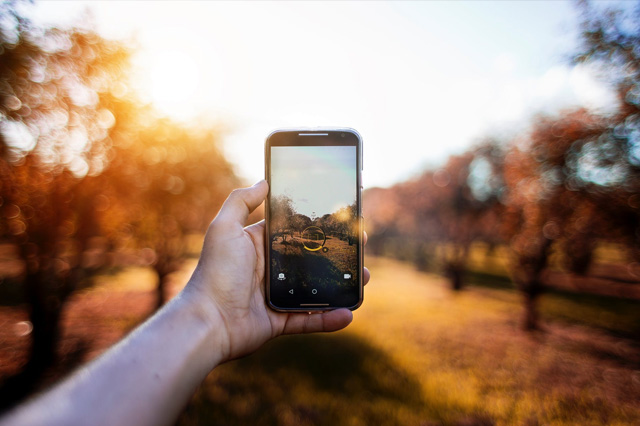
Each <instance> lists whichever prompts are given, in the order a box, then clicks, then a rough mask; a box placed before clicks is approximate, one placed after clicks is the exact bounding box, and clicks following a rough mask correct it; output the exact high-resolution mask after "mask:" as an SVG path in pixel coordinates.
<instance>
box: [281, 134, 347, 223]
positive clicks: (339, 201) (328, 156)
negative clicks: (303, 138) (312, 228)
mask: <svg viewBox="0 0 640 426" xmlns="http://www.w3.org/2000/svg"><path fill="white" fill-rule="evenodd" d="M271 164H272V167H271V194H272V195H274V196H278V195H286V196H288V197H289V198H291V200H292V201H293V204H294V206H293V207H294V209H295V211H296V213H300V214H303V215H305V216H308V217H310V218H312V219H313V218H316V217H322V216H324V215H325V214H331V213H335V212H337V211H338V210H339V209H341V208H343V207H347V206H349V205H351V204H353V203H354V202H355V201H356V188H357V176H356V171H357V164H356V147H355V146H321V147H318V146H296V147H290V146H274V147H272V148H271Z"/></svg>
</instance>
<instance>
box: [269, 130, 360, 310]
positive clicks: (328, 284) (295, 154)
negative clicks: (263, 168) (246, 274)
mask: <svg viewBox="0 0 640 426" xmlns="http://www.w3.org/2000/svg"><path fill="white" fill-rule="evenodd" d="M360 150H361V144H360V138H359V137H358V135H357V133H355V132H353V131H325V132H300V131H293V132H290V131H287V132H276V133H274V134H272V135H271V137H270V138H269V139H268V141H267V151H268V152H267V164H268V167H267V179H268V181H269V184H270V195H269V202H268V215H267V217H268V233H269V236H268V247H267V249H268V252H269V253H268V260H269V266H268V285H269V288H268V295H269V302H270V304H271V306H273V307H274V308H276V309H282V310H322V309H332V308H337V307H347V308H351V309H355V308H356V307H357V306H358V305H359V304H360V302H361V300H362V285H361V269H362V262H361V259H362V247H361V246H362V244H361V239H362V231H361V222H360V217H361V215H360V173H359V172H360V158H361V155H360V154H361V153H360Z"/></svg>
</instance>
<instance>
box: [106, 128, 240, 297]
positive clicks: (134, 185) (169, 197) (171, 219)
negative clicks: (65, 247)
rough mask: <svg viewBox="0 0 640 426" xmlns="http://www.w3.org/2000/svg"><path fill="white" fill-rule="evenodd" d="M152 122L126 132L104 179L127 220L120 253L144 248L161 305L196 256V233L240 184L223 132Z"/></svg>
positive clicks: (121, 230) (120, 237)
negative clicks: (192, 241) (192, 251)
mask: <svg viewBox="0 0 640 426" xmlns="http://www.w3.org/2000/svg"><path fill="white" fill-rule="evenodd" d="M143 118H144V116H143ZM148 120H149V121H145V120H139V121H132V122H131V123H130V125H131V126H132V128H131V129H129V130H130V131H129V132H124V131H123V132H124V133H125V134H126V143H122V142H123V140H120V143H118V144H116V145H115V146H114V148H113V159H112V160H111V162H110V164H109V166H108V168H107V169H106V170H105V172H104V173H103V174H102V176H101V178H102V179H103V180H104V182H105V186H106V187H107V188H109V191H110V192H111V194H112V196H113V197H115V198H116V199H117V200H118V202H117V206H116V207H115V208H117V209H120V215H121V216H126V221H125V226H124V227H122V228H115V229H114V230H113V231H115V235H114V234H111V235H112V237H114V238H115V240H116V241H117V244H118V245H119V248H120V249H128V250H141V251H140V254H141V257H142V258H143V261H144V262H146V263H147V264H149V265H151V266H152V267H153V269H154V271H155V272H156V274H157V276H158V286H157V296H158V297H157V306H161V305H162V304H163V303H164V302H165V300H166V297H167V295H166V284H167V278H168V276H169V274H170V273H172V272H174V271H175V270H176V269H177V267H178V266H179V265H180V263H181V261H182V259H183V258H184V257H185V255H186V254H187V253H188V249H189V247H188V237H189V235H193V234H202V233H203V232H204V231H205V230H206V227H207V225H208V224H209V222H210V221H211V219H212V218H213V215H214V214H215V212H216V211H217V210H218V209H219V208H220V206H221V205H222V203H223V202H224V200H225V198H226V196H227V195H228V194H229V192H230V191H231V190H232V189H233V188H235V187H237V186H238V184H239V181H238V179H237V178H236V176H235V174H234V173H233V170H232V168H231V165H230V164H229V163H228V162H227V161H226V160H225V158H224V157H223V155H222V153H221V150H220V147H219V140H220V137H219V135H220V132H219V131H218V130H216V129H190V128H185V127H184V126H180V125H178V124H176V123H173V122H171V121H170V120H168V119H155V118H152V117H151V118H148Z"/></svg>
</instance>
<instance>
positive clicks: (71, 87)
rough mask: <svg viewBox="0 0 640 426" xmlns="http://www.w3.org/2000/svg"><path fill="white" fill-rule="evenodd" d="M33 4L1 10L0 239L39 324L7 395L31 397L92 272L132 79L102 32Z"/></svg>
mask: <svg viewBox="0 0 640 426" xmlns="http://www.w3.org/2000/svg"><path fill="white" fill-rule="evenodd" d="M23 7H25V4H24V2H16V1H10V2H3V3H1V4H0V17H1V18H2V19H0V204H1V208H0V214H1V215H2V216H1V217H2V220H1V222H0V239H1V240H2V241H3V242H9V243H12V244H14V245H15V246H16V247H18V253H19V255H20V257H21V259H22V261H23V263H24V277H23V282H24V289H25V291H26V300H27V302H28V304H29V308H30V321H31V323H32V325H33V331H32V334H31V335H32V345H31V353H30V356H29V362H28V364H27V365H26V366H25V368H24V371H23V373H22V374H21V376H20V377H19V378H16V380H14V381H13V382H12V383H9V384H8V383H5V386H3V387H2V388H1V389H0V394H1V396H0V401H2V404H5V405H6V404H10V403H12V402H13V401H15V400H16V399H18V398H20V397H21V396H22V395H23V394H24V393H26V392H28V391H29V389H30V387H31V386H32V385H33V384H34V382H35V381H36V380H37V379H38V378H39V376H40V375H41V374H42V372H43V371H44V369H45V368H47V367H48V366H49V365H51V364H52V362H53V361H54V359H55V343H56V340H57V337H58V333H59V319H60V314H61V310H62V306H63V305H64V302H65V300H66V299H67V297H68V296H69V294H70V293H71V292H72V291H73V290H74V289H75V288H77V287H78V286H79V285H82V283H83V282H84V280H85V277H86V273H87V272H89V269H88V268H86V267H85V265H84V264H83V262H82V253H83V252H84V250H85V248H86V247H87V245H88V243H89V241H90V239H91V238H92V237H94V236H96V235H97V234H98V233H99V230H98V222H99V219H98V215H99V213H100V206H99V202H98V201H99V199H98V198H99V195H100V194H99V187H98V186H96V181H95V175H96V174H98V173H100V172H101V171H102V164H104V162H105V161H106V157H105V154H106V152H107V151H108V148H109V144H110V141H109V129H110V128H111V127H112V126H113V124H114V121H115V118H114V115H113V113H112V112H111V111H110V110H109V109H108V108H107V107H106V106H105V103H104V98H105V96H107V97H108V96H110V95H109V90H110V89H111V88H112V87H113V84H114V83H115V81H117V80H118V79H120V78H121V77H122V72H123V69H124V65H125V64H126V62H127V59H128V54H127V51H126V49H125V48H124V47H123V46H122V45H120V44H118V43H114V42H109V41H106V40H104V39H102V38H100V37H99V36H97V35H96V34H95V33H93V32H90V31H87V30H84V29H80V28H75V29H70V30H60V29H55V28H53V29H46V30H45V29H42V28H37V27H35V26H34V25H33V24H32V23H31V22H30V21H29V20H28V19H27V18H25V17H24V16H23V15H21V14H20V13H19V10H21V8H23Z"/></svg>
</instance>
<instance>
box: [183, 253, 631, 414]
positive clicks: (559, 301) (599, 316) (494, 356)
mask: <svg viewBox="0 0 640 426" xmlns="http://www.w3.org/2000/svg"><path fill="white" fill-rule="evenodd" d="M367 264H368V266H369V267H370V269H371V271H372V275H373V279H372V282H371V284H370V285H369V286H367V288H366V291H365V302H364V305H363V306H362V308H360V309H359V310H358V311H356V312H355V319H354V323H353V324H352V325H351V326H349V327H348V328H347V329H346V330H344V331H341V332H338V333H334V334H331V335H309V336H289V337H282V338H279V339H276V340H275V341H272V342H270V343H269V344H268V345H266V346H265V347H263V348H262V349H261V350H259V351H258V352H257V353H255V354H253V355H251V356H249V357H246V358H243V359H241V360H237V361H234V362H230V363H228V364H225V365H223V366H221V367H219V368H218V369H216V370H215V371H214V372H213V373H212V374H210V375H209V377H208V378H207V380H206V381H205V382H204V384H203V385H202V386H201V387H200V388H199V389H198V391H197V393H196V395H195V396H194V398H193V399H192V401H191V402H190V403H189V405H188V407H187V409H186V411H185V413H184V414H183V416H182V417H181V419H180V421H179V424H183V425H191V424H228V425H236V424H278V425H305V424H313V425H315V424H318V425H336V424H337V425H342V424H344V425H369V424H399V425H400V424H402V425H404V424H409V425H412V424H415V425H440V424H443V425H485V424H487V425H488V424H504V425H511V424H519V425H526V424H529V425H535V424H550V425H573V424H580V425H590V424H594V425H595V424H620V425H632V424H639V423H640V409H639V408H638V407H637V401H638V400H640V371H638V365H640V349H639V348H638V345H637V341H636V340H634V339H630V338H627V337H626V336H627V335H626V334H625V333H624V332H625V331H628V330H633V329H634V326H635V325H637V323H636V324H634V322H635V321H636V320H637V318H638V317H637V315H638V314H637V312H638V309H637V307H638V305H637V304H636V303H635V302H628V301H623V300H619V299H612V298H607V299H598V298H595V299H594V298H590V297H588V296H578V295H572V294H562V293H560V292H557V293H553V294H548V295H545V296H543V298H542V299H541V309H542V312H541V313H542V318H543V326H544V327H543V330H544V331H542V332H538V333H535V334H526V333H524V332H522V331H520V329H519V319H520V316H521V303H520V302H521V300H520V295H519V293H518V292H517V291H515V290H514V289H513V288H509V286H508V285H507V284H506V283H504V282H498V283H496V284H494V285H490V283H489V284H487V282H489V281H491V277H490V276H487V275H485V276H480V277H476V278H478V279H480V280H484V281H485V285H473V286H470V287H468V288H467V289H465V290H464V291H462V292H459V293H453V292H451V291H449V290H448V288H447V283H446V281H445V280H444V279H443V278H442V277H439V276H437V275H433V274H426V273H421V272H418V271H416V270H415V269H414V268H413V267H412V266H410V265H408V264H405V263H401V262H396V261H391V260H387V259H382V258H377V259H376V258H367ZM627 302H628V303H627Z"/></svg>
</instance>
